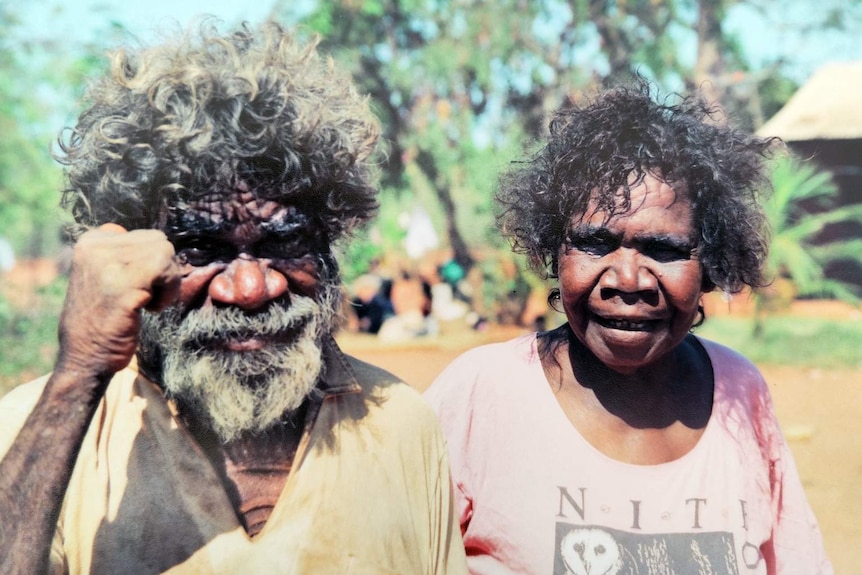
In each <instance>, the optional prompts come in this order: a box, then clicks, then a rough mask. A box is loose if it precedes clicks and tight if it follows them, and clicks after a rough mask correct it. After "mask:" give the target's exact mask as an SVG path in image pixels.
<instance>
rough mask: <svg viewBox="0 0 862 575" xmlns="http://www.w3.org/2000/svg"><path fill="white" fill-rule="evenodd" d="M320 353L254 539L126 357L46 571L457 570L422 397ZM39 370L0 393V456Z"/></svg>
mask: <svg viewBox="0 0 862 575" xmlns="http://www.w3.org/2000/svg"><path fill="white" fill-rule="evenodd" d="M326 365H327V368H326V372H325V373H326V376H325V381H324V382H322V384H321V385H319V386H318V389H317V390H315V394H316V396H315V398H314V401H313V405H312V408H311V409H309V412H310V413H309V415H308V421H307V423H306V428H305V433H304V434H303V438H302V440H301V442H300V446H299V450H298V452H297V455H296V457H295V460H294V463H293V466H292V468H291V471H290V475H289V477H288V479H287V482H286V485H285V487H284V490H283V491H282V493H281V496H280V498H279V500H278V503H277V504H276V506H275V508H274V509H273V511H272V514H271V515H270V517H269V519H268V521H267V523H266V525H265V527H264V528H263V530H262V531H261V532H260V534H259V535H258V536H257V537H255V538H254V539H251V538H249V537H248V535H247V534H246V532H245V530H244V529H243V528H242V526H241V525H240V523H239V520H238V519H237V516H236V513H235V512H234V510H233V507H232V506H231V504H230V502H229V500H228V496H227V494H226V492H225V489H224V487H223V484H222V482H221V480H220V479H219V477H218V475H217V473H216V471H215V470H214V468H213V467H212V464H211V463H210V461H209V460H208V459H207V457H206V455H205V454H204V453H203V451H202V450H201V449H200V447H199V446H198V445H197V443H196V442H195V441H194V439H192V437H191V435H190V434H189V433H188V432H187V431H186V429H185V428H184V427H183V426H182V425H181V424H180V422H179V420H178V419H177V418H176V417H175V414H174V412H173V410H172V405H171V404H170V403H169V402H167V401H166V400H165V398H164V395H163V393H162V391H161V389H160V388H159V387H158V386H157V385H155V384H154V383H152V382H151V381H149V380H147V379H146V378H145V377H144V376H143V375H140V374H139V373H138V372H137V371H136V370H135V369H134V367H130V368H126V369H125V370H123V371H121V372H119V373H117V374H116V375H115V377H114V379H113V380H112V381H111V384H110V385H109V386H108V389H107V392H106V393H105V396H104V398H103V399H102V401H101V403H100V405H99V406H98V408H97V410H96V413H95V415H94V417H93V420H92V423H91V424H90V428H89V430H88V432H87V435H86V437H85V439H84V442H83V446H82V447H81V451H80V454H79V456H78V459H77V463H76V465H75V469H74V472H73V474H72V478H71V481H70V483H69V487H68V489H67V491H66V497H65V501H64V504H63V511H62V514H61V516H60V520H59V524H58V529H57V536H56V538H55V544H54V548H53V550H52V555H51V566H52V572H54V573H72V574H78V573H91V574H106V575H119V574H123V575H137V574H145V573H146V574H152V573H169V574H171V575H208V574H213V575H215V574H219V575H220V574H240V573H241V574H258V573H260V574H306V573H309V574H326V573H333V574H335V573H338V574H346V573H355V574H363V573H375V574H386V573H393V574H398V575H409V574H413V573H417V574H443V573H452V574H460V573H466V572H467V569H466V563H465V558H464V549H463V544H462V541H461V534H460V528H459V526H458V524H457V518H456V517H455V515H454V512H453V501H452V491H451V483H450V480H449V470H448V459H447V455H446V447H445V444H444V441H443V439H442V436H441V434H440V432H439V429H438V426H437V422H436V419H435V416H434V414H433V413H432V412H431V410H430V408H428V407H427V406H426V405H425V403H424V401H423V400H422V398H421V397H420V396H419V394H418V393H417V392H415V391H414V390H413V389H411V388H410V387H408V386H407V385H405V384H404V383H402V382H400V381H398V380H397V379H396V378H395V377H394V376H392V375H391V374H389V373H387V372H385V371H383V370H380V369H378V368H375V367H373V366H371V365H369V364H366V363H363V362H361V361H359V360H357V359H355V358H351V357H349V356H346V355H344V354H342V353H341V352H340V351H339V350H338V349H337V347H336V345H335V343H334V342H330V343H329V349H327V353H326ZM46 381H47V378H42V379H40V380H36V381H34V382H31V383H29V384H25V385H22V386H20V387H18V388H16V389H14V390H13V391H12V392H10V393H9V394H7V395H6V397H4V398H3V399H2V401H0V457H2V456H3V455H5V453H6V451H7V450H8V448H9V446H10V444H11V443H12V441H13V439H14V437H15V435H16V434H17V432H18V430H19V429H20V428H21V426H22V425H23V423H24V420H25V419H26V417H27V415H28V414H29V412H30V410H31V409H32V407H33V405H35V403H36V401H37V400H38V398H39V395H40V394H41V391H42V388H43V387H44V385H45V382H46Z"/></svg>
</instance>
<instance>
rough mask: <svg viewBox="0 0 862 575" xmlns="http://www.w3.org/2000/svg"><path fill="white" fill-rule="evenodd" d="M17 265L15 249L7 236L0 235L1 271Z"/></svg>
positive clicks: (6, 270)
mask: <svg viewBox="0 0 862 575" xmlns="http://www.w3.org/2000/svg"><path fill="white" fill-rule="evenodd" d="M14 267H15V251H14V250H13V249H12V244H10V243H9V240H7V239H6V238H2V237H0V273H3V272H8V271H9V270H11V269H12V268H14Z"/></svg>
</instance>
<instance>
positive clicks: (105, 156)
mask: <svg viewBox="0 0 862 575" xmlns="http://www.w3.org/2000/svg"><path fill="white" fill-rule="evenodd" d="M88 102H89V103H90V106H89V108H88V109H87V110H86V111H84V112H83V114H82V115H81V116H80V117H79V120H78V123H77V126H76V127H75V128H74V130H72V131H71V132H70V134H69V136H68V137H67V138H66V139H65V140H64V141H63V142H62V144H61V146H62V154H61V161H62V162H63V163H64V164H65V165H66V167H67V177H68V187H67V189H66V190H65V193H64V203H65V204H66V205H67V206H68V207H69V208H70V209H71V211H72V213H73V215H74V217H75V221H76V223H77V226H76V234H75V235H76V237H79V239H78V241H77V242H76V247H75V251H74V255H73V263H72V269H71V273H70V279H69V288H68V295H67V298H66V302H65V306H64V309H63V313H62V316H61V318H60V325H59V338H60V351H59V354H58V359H57V363H56V365H55V369H54V371H53V373H52V374H51V375H50V376H48V377H45V378H42V379H40V380H37V381H34V382H32V383H29V384H25V385H22V386H20V387H18V388H16V389H15V390H13V391H12V392H11V393H9V394H8V395H7V396H6V397H5V398H4V399H3V400H2V402H0V456H2V457H3V460H2V464H0V518H2V519H0V572H2V573H4V574H6V573H14V574H22V575H32V574H34V573H42V572H46V571H47V572H51V573H95V574H102V573H105V574H121V573H122V574H124V575H125V574H137V573H148V574H149V573H172V574H195V575H197V574H208V573H254V574H256V573H267V574H270V573H398V574H410V573H423V574H424V573H428V574H430V573H461V572H465V570H466V569H465V565H464V556H463V555H464V551H463V547H462V544H461V539H460V532H459V529H458V527H457V523H456V522H455V517H454V515H453V508H452V500H451V497H452V493H451V484H450V481H449V475H448V462H447V458H446V450H445V446H444V443H443V441H442V439H441V436H440V434H439V431H438V428H437V424H436V422H435V419H434V416H433V414H432V412H431V411H430V410H429V409H428V408H426V407H425V405H424V403H423V401H422V399H421V397H419V395H418V394H417V393H415V392H414V391H413V390H411V389H410V388H409V387H407V386H406V385H404V384H403V383H402V382H400V381H398V380H397V378H395V377H393V376H392V375H390V374H388V373H386V372H384V371H382V370H380V369H377V368H375V367H372V366H370V365H368V364H365V363H362V362H360V361H359V360H357V359H354V358H351V357H348V356H346V355H344V354H342V353H341V352H340V351H339V349H338V348H337V346H336V344H335V342H334V340H333V338H332V333H333V331H334V329H335V327H336V324H337V321H338V320H337V316H338V310H339V309H340V289H339V274H338V269H337V265H336V261H335V258H334V256H333V242H335V241H336V240H337V239H339V238H341V237H343V236H344V235H345V234H347V233H348V232H350V231H351V230H352V229H354V228H355V227H356V226H357V225H359V224H361V223H363V222H365V221H366V220H368V219H369V218H370V217H371V216H372V215H373V214H374V212H375V210H376V207H377V200H376V191H375V189H374V187H373V185H372V181H371V175H370V166H371V163H372V160H373V152H374V149H375V144H376V142H377V139H378V135H379V128H378V125H377V123H376V120H375V119H374V117H373V116H372V114H371V113H370V111H369V108H368V106H367V103H366V100H365V99H364V98H362V97H360V96H359V95H357V93H356V91H355V89H354V87H353V84H352V82H351V81H350V80H349V78H348V77H346V76H345V75H343V74H340V73H338V72H337V71H336V70H334V69H333V67H332V65H331V62H329V61H327V60H324V59H322V58H320V57H319V56H318V55H317V53H316V51H315V47H314V44H313V43H312V44H308V45H301V44H299V43H298V42H297V41H296V40H295V38H294V36H293V34H291V33H288V32H286V31H285V30H283V29H282V28H280V27H279V26H277V25H275V24H267V25H264V26H262V27H261V28H260V29H259V30H251V29H249V28H246V27H243V28H241V29H239V30H237V31H235V32H232V33H230V34H226V35H222V34H219V32H218V30H217V29H216V26H215V25H213V24H212V23H207V22H205V23H204V25H203V26H202V27H201V30H200V33H199V34H189V35H187V36H185V37H183V38H181V39H178V40H177V41H176V42H175V43H163V44H160V45H157V46H155V47H151V48H144V49H140V50H138V51H136V52H131V53H127V52H123V51H119V52H117V53H116V54H115V55H114V57H113V62H112V67H111V72H110V74H109V75H107V76H106V77H104V78H103V79H101V80H100V81H99V82H97V83H96V84H94V85H93V86H92V88H91V90H90V93H89V98H88Z"/></svg>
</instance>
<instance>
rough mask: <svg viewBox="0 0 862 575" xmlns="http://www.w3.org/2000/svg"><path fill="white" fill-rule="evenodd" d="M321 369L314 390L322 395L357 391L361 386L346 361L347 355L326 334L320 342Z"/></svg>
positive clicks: (359, 390) (329, 395) (327, 395)
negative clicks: (321, 353) (321, 352)
mask: <svg viewBox="0 0 862 575" xmlns="http://www.w3.org/2000/svg"><path fill="white" fill-rule="evenodd" d="M321 347H322V348H323V350H322V351H323V366H324V367H323V371H322V372H321V376H320V378H319V379H318V382H317V386H316V388H315V392H317V393H319V394H321V396H322V397H324V398H325V397H333V396H336V395H343V394H346V393H359V392H361V391H362V386H361V385H359V380H358V379H357V378H356V374H355V373H354V372H353V369H352V368H351V367H350V363H349V362H348V361H347V356H345V355H344V352H342V351H341V348H339V347H338V344H337V343H336V342H335V339H334V338H333V337H332V336H331V335H327V336H326V337H325V338H324V339H323V342H322V345H321Z"/></svg>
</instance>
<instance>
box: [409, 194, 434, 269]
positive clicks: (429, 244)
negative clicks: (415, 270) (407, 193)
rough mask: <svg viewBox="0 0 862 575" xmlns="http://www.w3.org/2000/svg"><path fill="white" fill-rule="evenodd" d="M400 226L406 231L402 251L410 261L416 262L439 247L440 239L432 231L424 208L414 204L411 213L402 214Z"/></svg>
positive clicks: (432, 228)
mask: <svg viewBox="0 0 862 575" xmlns="http://www.w3.org/2000/svg"><path fill="white" fill-rule="evenodd" d="M400 223H401V225H402V226H403V227H404V228H405V229H406V230H407V236H406V237H405V238H404V249H405V251H406V252H407V256H408V257H409V258H410V259H412V260H418V259H420V258H421V257H422V256H424V255H425V254H426V253H428V252H429V251H431V250H434V249H437V248H438V247H439V246H440V239H439V238H438V237H437V232H435V231H434V224H432V223H431V217H430V216H429V215H428V212H427V211H425V208H423V207H422V206H420V205H419V204H416V205H415V206H414V207H413V212H412V213H410V214H406V213H405V214H402V215H401V218H400Z"/></svg>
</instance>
